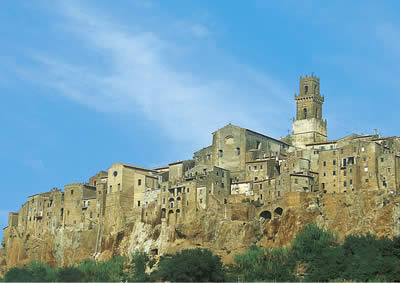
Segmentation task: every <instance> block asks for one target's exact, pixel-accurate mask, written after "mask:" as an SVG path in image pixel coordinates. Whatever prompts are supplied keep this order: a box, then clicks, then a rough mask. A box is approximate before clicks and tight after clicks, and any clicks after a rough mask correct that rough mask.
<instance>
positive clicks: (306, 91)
mask: <svg viewBox="0 0 400 283" xmlns="http://www.w3.org/2000/svg"><path fill="white" fill-rule="evenodd" d="M304 92H305V93H306V94H307V93H308V85H305V86H304ZM304 109H305V108H304Z"/></svg>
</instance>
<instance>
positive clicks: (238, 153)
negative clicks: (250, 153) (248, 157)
mask: <svg viewBox="0 0 400 283" xmlns="http://www.w3.org/2000/svg"><path fill="white" fill-rule="evenodd" d="M236 154H237V155H240V147H237V148H236Z"/></svg>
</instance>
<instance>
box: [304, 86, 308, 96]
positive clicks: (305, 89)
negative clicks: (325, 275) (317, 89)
mask: <svg viewBox="0 0 400 283" xmlns="http://www.w3.org/2000/svg"><path fill="white" fill-rule="evenodd" d="M304 92H305V93H306V94H307V93H308V85H305V86H304Z"/></svg>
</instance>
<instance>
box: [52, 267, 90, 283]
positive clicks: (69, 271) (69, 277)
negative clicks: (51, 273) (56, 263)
mask: <svg viewBox="0 0 400 283" xmlns="http://www.w3.org/2000/svg"><path fill="white" fill-rule="evenodd" d="M57 281H58V282H83V281H84V274H83V272H82V271H80V270H79V269H78V268H76V267H73V266H67V267H63V268H60V269H59V270H58V272H57Z"/></svg>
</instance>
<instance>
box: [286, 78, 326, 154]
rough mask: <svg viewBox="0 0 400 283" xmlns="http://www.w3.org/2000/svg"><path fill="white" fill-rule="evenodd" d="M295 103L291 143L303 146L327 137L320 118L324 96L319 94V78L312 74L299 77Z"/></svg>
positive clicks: (324, 139) (321, 140)
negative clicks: (295, 109)
mask: <svg viewBox="0 0 400 283" xmlns="http://www.w3.org/2000/svg"><path fill="white" fill-rule="evenodd" d="M294 98H295V100H296V105H297V111H296V119H294V118H293V139H292V140H293V145H294V146H296V147H301V148H305V145H306V144H309V143H315V142H323V141H326V139H327V130H326V124H327V123H326V120H325V121H323V120H322V104H323V103H324V97H323V96H321V94H320V89H319V78H317V77H316V76H314V75H313V74H312V75H311V76H309V77H304V78H302V77H300V88H299V95H296V94H295V96H294Z"/></svg>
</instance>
